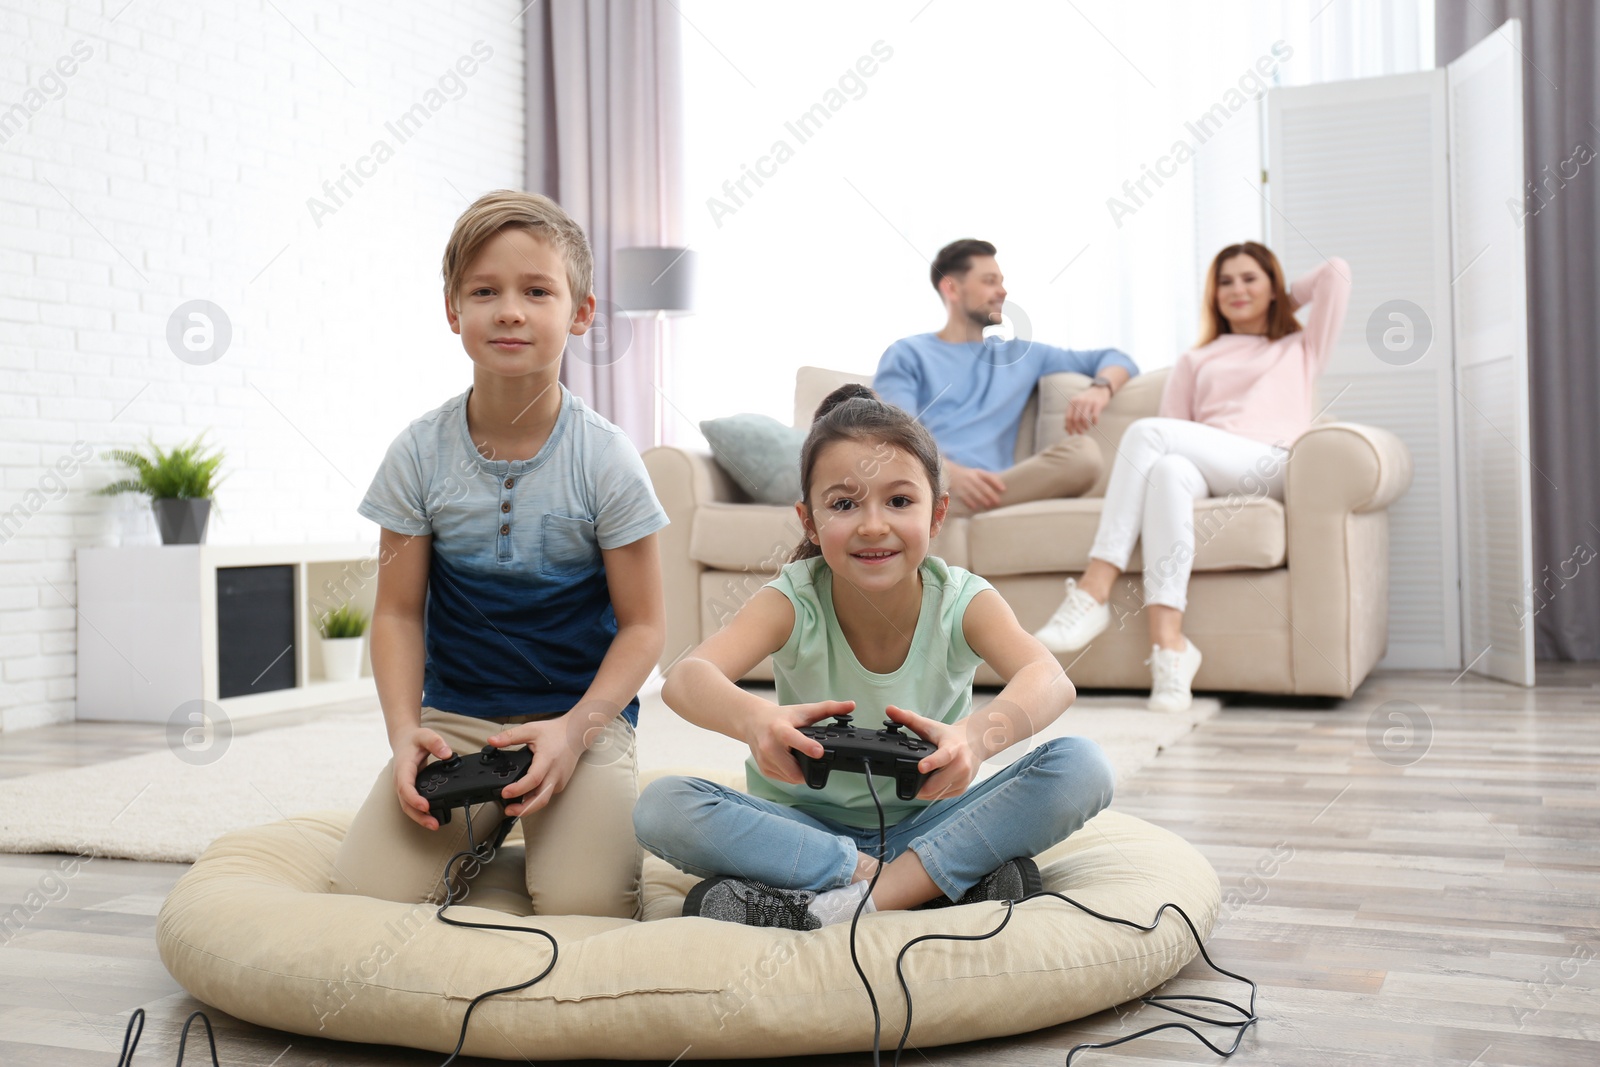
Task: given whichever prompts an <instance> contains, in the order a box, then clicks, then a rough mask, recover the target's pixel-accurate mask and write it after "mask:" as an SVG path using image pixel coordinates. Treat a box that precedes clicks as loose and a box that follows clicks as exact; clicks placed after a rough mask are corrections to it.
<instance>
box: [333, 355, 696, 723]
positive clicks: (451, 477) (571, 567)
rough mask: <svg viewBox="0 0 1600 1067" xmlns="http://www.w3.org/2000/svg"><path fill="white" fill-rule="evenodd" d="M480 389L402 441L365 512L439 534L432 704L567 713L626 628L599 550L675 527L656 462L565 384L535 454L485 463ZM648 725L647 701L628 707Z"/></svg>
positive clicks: (430, 662)
mask: <svg viewBox="0 0 1600 1067" xmlns="http://www.w3.org/2000/svg"><path fill="white" fill-rule="evenodd" d="M470 394H471V390H470V389H469V390H468V391H467V392H465V393H462V394H461V395H460V396H458V397H456V398H455V399H453V400H450V401H448V402H446V403H445V404H443V405H441V406H440V407H438V408H436V409H434V410H433V411H430V412H428V413H427V414H426V415H424V416H422V417H421V418H419V419H417V420H416V421H415V422H413V423H412V424H411V425H410V426H408V427H406V429H405V431H404V432H403V433H401V434H400V436H399V437H397V438H395V440H394V443H393V444H391V445H390V446H389V452H388V454H387V455H386V456H384V458H383V463H382V465H381V466H380V467H379V468H378V473H377V475H376V477H374V478H373V480H372V486H371V488H369V489H368V490H367V495H366V499H364V500H363V501H362V502H361V507H360V508H359V509H358V510H359V511H360V513H361V514H362V515H364V516H365V517H367V518H369V519H371V520H372V521H373V522H376V523H377V524H378V525H380V526H382V527H383V528H384V529H386V530H393V531H395V532H396V533H400V534H412V535H428V534H431V535H432V537H433V552H432V557H431V563H430V567H429V570H428V608H427V626H426V637H425V642H424V643H425V648H426V652H427V662H426V666H425V667H424V670H423V679H422V702H423V704H424V706H426V707H432V708H438V709H439V710H440V711H449V712H454V713H456V714H458V715H471V716H474V717H476V718H502V717H506V716H512V715H545V714H551V713H560V712H566V711H568V710H570V709H571V708H572V706H573V705H575V704H576V703H577V702H578V701H579V700H580V699H581V698H582V697H583V694H584V693H585V692H586V691H587V690H588V688H589V685H590V683H592V682H593V681H594V676H595V673H596V672H597V671H598V670H599V668H600V661H601V659H603V658H604V657H605V654H606V650H607V649H609V648H610V647H611V640H612V638H614V637H615V636H616V633H617V617H616V614H615V613H614V612H613V611H612V608H611V595H610V592H609V591H608V589H607V587H606V575H605V567H604V565H603V563H602V560H601V556H600V550H601V549H603V548H604V549H612V548H618V547H621V546H622V545H627V544H631V543H632V542H634V541H637V540H639V538H641V537H645V536H647V535H648V534H651V533H654V532H655V531H657V530H659V529H661V528H662V527H663V526H666V525H667V514H666V512H665V511H663V510H662V508H661V504H660V503H659V502H658V501H657V500H656V495H655V491H654V489H652V487H651V484H650V476H649V475H648V474H647V473H646V472H645V469H644V461H643V460H641V459H640V458H639V453H638V452H637V451H636V450H635V449H634V447H633V443H632V442H631V441H629V440H628V438H627V435H626V434H624V433H623V432H622V431H621V430H620V429H618V428H617V427H616V426H615V425H613V424H612V423H610V422H608V421H607V420H605V419H604V418H602V417H600V416H599V415H597V414H595V413H594V412H593V411H591V410H589V408H588V407H587V406H586V405H585V404H584V402H583V401H582V400H581V399H579V398H578V397H576V396H574V395H573V394H572V393H570V392H568V391H567V389H566V387H565V386H563V387H561V411H560V414H559V415H558V416H557V418H556V424H555V427H554V428H553V429H552V430H551V431H550V438H549V440H547V441H546V442H545V443H544V446H543V447H542V448H540V449H539V454H538V455H536V456H534V457H533V458H532V459H527V460H517V461H506V460H493V459H485V458H484V457H483V456H482V455H481V454H480V453H479V452H478V449H477V447H476V446H475V445H474V444H473V443H472V439H471V435H470V434H469V433H468V432H467V397H468V396H469V395H470ZM623 716H624V717H625V718H626V719H627V720H628V722H630V723H633V724H637V723H638V718H639V702H638V699H637V698H635V699H634V700H633V701H632V702H630V703H629V705H628V706H627V707H626V708H625V709H624V710H623Z"/></svg>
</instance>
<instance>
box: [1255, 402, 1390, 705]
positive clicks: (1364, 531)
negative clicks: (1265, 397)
mask: <svg viewBox="0 0 1600 1067" xmlns="http://www.w3.org/2000/svg"><path fill="white" fill-rule="evenodd" d="M1410 485H1411V453H1410V452H1409V451H1407V449H1406V446H1405V444H1404V442H1402V441H1401V440H1400V438H1398V437H1396V436H1395V435H1394V434H1392V433H1390V432H1389V431H1388V430H1381V429H1378V428H1377V427H1375V426H1361V425H1357V424H1355V423H1349V422H1335V423H1328V424H1326V425H1320V426H1315V427H1313V428H1312V429H1311V430H1309V431H1307V432H1306V433H1305V434H1303V435H1302V436H1301V437H1300V439H1299V440H1298V441H1296V442H1295V444H1294V448H1293V449H1292V450H1291V452H1290V456H1289V469H1288V472H1287V474H1286V475H1285V479H1284V533H1285V535H1286V541H1287V548H1288V556H1289V616H1290V617H1289V619H1288V620H1287V621H1288V623H1289V625H1290V627H1291V629H1292V635H1291V639H1290V640H1291V650H1292V652H1291V664H1292V670H1293V675H1294V691H1295V692H1296V693H1306V694H1320V695H1324V696H1338V697H1348V696H1350V695H1351V694H1352V693H1354V692H1355V689H1356V687H1357V686H1359V685H1360V684H1361V680H1362V679H1363V678H1365V677H1366V676H1367V672H1368V671H1370V670H1371V669H1372V667H1373V666H1374V665H1375V664H1376V663H1377V662H1378V661H1379V660H1380V659H1382V658H1383V654H1384V652H1385V651H1386V650H1387V648H1388V644H1389V511H1388V509H1389V505H1390V504H1393V503H1394V502H1395V501H1396V500H1398V499H1399V498H1400V496H1401V494H1403V493H1404V492H1405V491H1406V489H1407V488H1408V487H1409V486H1410Z"/></svg>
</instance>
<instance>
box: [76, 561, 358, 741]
mask: <svg viewBox="0 0 1600 1067" xmlns="http://www.w3.org/2000/svg"><path fill="white" fill-rule="evenodd" d="M269 566H289V567H292V568H293V569H294V573H293V588H294V655H295V684H294V686H293V687H292V688H288V689H277V690H273V691H270V692H264V693H251V694H246V695H241V696H230V697H219V696H218V676H219V667H218V650H217V572H218V571H219V570H225V569H228V568H232V567H269ZM377 590H378V567H377V558H376V552H375V551H374V547H373V546H369V545H361V544H307V545H150V546H139V547H129V548H82V549H79V550H78V698H77V702H78V706H77V717H78V718H79V719H87V720H100V721H116V722H152V723H154V722H168V721H170V720H171V718H172V716H173V714H174V713H175V712H176V711H177V710H178V709H179V708H180V707H181V706H182V705H184V704H186V703H188V702H190V701H193V700H205V701H209V702H211V703H213V704H215V705H217V706H219V707H221V708H222V709H223V711H225V712H226V713H227V714H228V715H229V716H230V717H233V718H238V717H243V716H249V715H260V714H265V713H267V712H273V711H283V710H286V709H291V708H301V707H307V706H310V705H314V704H324V703H331V702H335V701H341V700H353V699H359V698H361V697H364V696H372V695H374V694H375V693H376V689H375V687H374V685H373V681H372V663H371V659H370V657H369V655H368V653H367V651H366V648H365V647H363V650H362V655H361V677H360V678H357V679H355V680H354V681H347V682H330V681H328V680H327V679H326V678H324V677H323V672H322V648H321V638H320V635H319V634H318V632H317V625H316V611H317V609H319V608H326V607H331V606H333V605H335V604H337V603H338V602H339V601H341V600H343V601H348V602H350V603H352V604H354V605H355V606H356V607H359V608H360V609H361V610H362V611H364V612H366V613H367V614H368V616H369V617H370V616H371V613H372V608H373V604H374V601H375V600H376V596H377ZM265 666H266V664H263V667H265Z"/></svg>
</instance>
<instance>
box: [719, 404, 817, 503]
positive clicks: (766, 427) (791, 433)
mask: <svg viewBox="0 0 1600 1067" xmlns="http://www.w3.org/2000/svg"><path fill="white" fill-rule="evenodd" d="M700 432H701V433H702V434H704V435H705V439H706V442H707V443H708V444H709V445H710V446H711V455H712V458H714V459H715V460H716V461H717V466H719V467H721V468H722V469H723V470H724V471H726V472H727V473H728V477H730V478H732V479H733V480H734V481H735V482H737V483H738V484H739V488H741V489H743V490H744V491H745V492H746V493H748V494H750V499H752V500H756V501H760V502H761V503H763V504H793V503H794V502H795V501H796V500H799V499H800V446H801V445H802V444H804V443H805V439H806V431H805V430H802V429H799V428H797V427H794V426H785V425H784V424H783V423H781V422H779V421H778V420H777V419H775V418H773V417H772V416H771V415H753V414H748V415H729V416H727V417H725V418H721V419H707V420H705V421H704V422H702V423H701V424H700Z"/></svg>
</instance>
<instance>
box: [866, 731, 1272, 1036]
mask: <svg viewBox="0 0 1600 1067" xmlns="http://www.w3.org/2000/svg"><path fill="white" fill-rule="evenodd" d="M862 769H863V770H864V771H865V772H866V776H867V792H868V793H870V794H871V795H872V803H873V804H875V805H876V806H877V809H878V855H877V860H878V868H877V870H875V871H873V873H872V881H871V882H870V883H869V884H868V886H867V892H866V895H865V896H863V897H862V898H861V903H860V904H858V905H856V911H855V914H854V915H853V916H851V919H850V961H851V962H852V963H854V964H855V967H856V974H857V975H858V976H859V977H860V978H861V984H862V985H863V986H864V987H865V988H866V991H867V999H868V1000H869V1001H870V1002H871V1003H872V1063H873V1067H878V1065H879V1062H880V1060H879V1057H880V1051H879V1050H880V1045H881V1033H882V1027H883V1020H882V1016H881V1015H880V1013H879V1011H878V998H877V997H876V996H875V995H874V994H873V991H872V983H871V982H869V981H868V980H867V975H866V972H865V971H863V970H862V969H861V964H860V962H859V961H858V960H857V958H856V923H857V921H858V920H859V919H860V918H861V914H862V912H863V911H864V910H865V909H866V906H867V901H868V900H870V899H871V898H872V888H873V886H876V885H877V883H878V875H879V874H880V873H881V872H882V870H883V858H884V855H885V854H886V853H887V851H888V833H887V830H886V827H885V823H884V814H883V801H882V800H881V799H880V798H879V797H878V789H877V786H876V785H874V784H873V781H872V768H871V767H870V766H867V763H866V761H865V760H863V761H862ZM1044 897H1055V898H1056V899H1057V900H1063V901H1066V902H1067V903H1068V904H1071V905H1072V906H1073V907H1074V908H1077V909H1078V910H1079V911H1081V912H1084V913H1086V914H1089V915H1092V916H1094V917H1095V918H1096V919H1099V920H1101V921H1103V922H1108V923H1116V924H1117V925H1119V926H1127V927H1131V928H1132V929H1135V930H1143V931H1146V932H1149V931H1152V930H1154V929H1156V927H1158V926H1160V925H1161V917H1162V915H1164V914H1165V913H1166V912H1167V911H1168V910H1169V909H1170V910H1172V911H1175V912H1177V913H1178V916H1179V917H1180V918H1181V919H1183V924H1184V925H1185V926H1187V927H1188V928H1189V934H1190V935H1191V936H1192V937H1193V938H1194V943H1195V946H1196V947H1197V948H1199V950H1200V955H1201V957H1202V958H1204V959H1205V961H1206V965H1207V966H1208V967H1210V968H1211V969H1212V970H1213V971H1215V972H1216V973H1218V974H1222V975H1226V976H1227V977H1229V978H1232V979H1234V980H1236V981H1239V982H1243V983H1245V984H1246V985H1248V986H1249V987H1250V1000H1249V1004H1248V1005H1241V1004H1236V1003H1234V1002H1233V1001H1230V1000H1224V999H1223V998H1221V997H1203V996H1198V995H1188V994H1174V993H1168V994H1159V995H1146V996H1143V997H1140V998H1139V1002H1140V1003H1141V1004H1148V1005H1149V1006H1151V1007H1153V1008H1160V1009H1161V1010H1163V1011H1169V1012H1172V1013H1173V1014H1175V1015H1181V1016H1183V1017H1184V1018H1186V1019H1193V1020H1194V1021H1195V1022H1201V1023H1206V1024H1208V1025H1211V1026H1220V1027H1223V1028H1226V1029H1231V1030H1234V1031H1235V1033H1234V1036H1233V1043H1232V1044H1231V1045H1228V1046H1227V1047H1226V1048H1222V1047H1219V1046H1217V1045H1214V1044H1212V1042H1211V1041H1210V1040H1209V1039H1208V1038H1207V1037H1206V1036H1205V1035H1204V1034H1202V1033H1201V1032H1200V1031H1198V1030H1196V1029H1195V1028H1194V1027H1192V1026H1190V1025H1189V1024H1188V1023H1178V1022H1171V1023H1161V1024H1159V1025H1157V1026H1150V1027H1146V1028H1145V1029H1143V1030H1140V1031H1138V1032H1137V1033H1133V1034H1128V1035H1127V1036H1125V1037H1119V1038H1117V1039H1116V1040H1115V1041H1098V1042H1095V1041H1085V1042H1080V1043H1079V1044H1076V1045H1073V1046H1072V1048H1070V1049H1068V1050H1067V1062H1066V1067H1072V1061H1073V1058H1074V1057H1076V1056H1077V1055H1078V1054H1079V1053H1080V1052H1087V1051H1089V1050H1091V1049H1102V1048H1112V1047H1114V1046H1116V1045H1121V1044H1124V1043H1126V1042H1128V1041H1134V1040H1137V1039H1138V1038H1141V1037H1147V1036H1149V1035H1150V1034H1154V1033H1158V1032H1160V1031H1162V1030H1186V1031H1188V1032H1189V1033H1191V1034H1193V1035H1194V1036H1195V1037H1196V1038H1197V1039H1198V1040H1199V1041H1200V1043H1201V1044H1202V1045H1204V1046H1205V1047H1206V1048H1208V1049H1210V1050H1211V1051H1212V1052H1215V1053H1216V1054H1217V1055H1219V1056H1223V1057H1228V1056H1232V1055H1233V1054H1234V1053H1235V1052H1237V1051H1239V1045H1240V1044H1241V1043H1242V1042H1243V1041H1244V1035H1245V1032H1246V1031H1247V1030H1249V1029H1250V1027H1252V1026H1254V1025H1255V1024H1256V1023H1258V1022H1260V1021H1261V1020H1260V1016H1258V1015H1257V1014H1256V991H1257V990H1256V983H1255V982H1254V981H1253V980H1252V979H1249V978H1246V977H1245V976H1244V975H1242V974H1235V973H1234V972H1232V971H1230V970H1227V969H1225V968H1222V967H1219V966H1217V964H1216V961H1215V960H1213V959H1212V958H1211V954H1210V953H1208V952H1207V951H1206V946H1205V943H1204V942H1203V941H1201V939H1200V932H1199V931H1198V930H1196V929H1195V925H1194V921H1193V920H1191V919H1190V918H1189V915H1188V913H1187V912H1185V911H1184V910H1183V909H1182V908H1181V907H1179V906H1178V905H1177V904H1174V903H1172V902H1170V901H1169V902H1167V903H1165V904H1162V905H1161V907H1159V908H1157V909H1156V914H1155V917H1154V918H1153V919H1151V920H1150V922H1149V924H1148V925H1146V924H1144V923H1137V922H1134V921H1133V920H1132V919H1122V918H1118V917H1117V916H1115V915H1102V914H1101V913H1100V912H1098V911H1095V910H1094V909H1093V908H1091V907H1089V906H1088V905H1086V904H1080V903H1079V902H1078V901H1076V900H1073V899H1072V898H1071V897H1069V896H1067V895H1065V894H1064V893H1053V892H1050V891H1048V890H1041V891H1040V892H1038V893H1033V894H1031V895H1029V896H1026V897H1023V898H1022V899H1021V900H1017V901H1010V900H1005V901H1001V902H1000V903H1002V904H1004V905H1005V909H1006V913H1005V917H1004V918H1002V919H1001V920H1000V924H999V925H998V926H996V927H995V928H994V929H993V930H990V931H989V932H988V933H986V934H923V935H921V936H920V937H914V938H912V939H911V940H910V941H907V942H906V943H905V944H904V945H902V946H901V947H900V952H899V954H898V955H897V956H896V957H895V961H894V975H895V978H896V979H897V980H898V981H899V983H900V992H901V993H902V994H903V995H904V996H905V998H906V1023H905V1028H904V1029H903V1030H901V1031H900V1043H899V1044H898V1045H896V1046H895V1050H894V1060H893V1062H894V1064H895V1065H896V1067H898V1065H899V1063H900V1055H901V1053H902V1052H904V1051H905V1047H906V1041H907V1040H908V1039H909V1038H910V1036H911V1018H912V1004H911V986H910V984H909V983H908V982H907V981H906V975H905V959H906V953H908V952H910V951H911V947H912V946H913V945H917V944H920V943H922V942H924V941H987V940H988V939H989V938H991V937H994V936H995V935H996V934H998V933H999V932H1000V931H1001V930H1004V929H1005V928H1006V925H1007V924H1008V923H1010V922H1011V916H1012V914H1013V912H1014V911H1015V909H1016V906H1017V905H1018V904H1023V903H1026V902H1027V901H1030V900H1038V899H1041V898H1044ZM1182 1004H1187V1005H1194V1006H1198V1005H1201V1004H1214V1005H1218V1006H1220V1007H1223V1008H1226V1009H1228V1010H1229V1011H1231V1012H1234V1013H1236V1014H1237V1015H1238V1016H1239V1017H1238V1018H1237V1019H1233V1018H1224V1019H1218V1018H1214V1017H1212V1016H1210V1015H1203V1014H1199V1013H1198V1012H1196V1011H1190V1010H1187V1009H1186V1008H1183V1007H1178V1006H1177V1005H1182Z"/></svg>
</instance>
